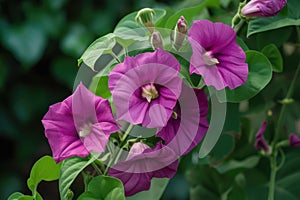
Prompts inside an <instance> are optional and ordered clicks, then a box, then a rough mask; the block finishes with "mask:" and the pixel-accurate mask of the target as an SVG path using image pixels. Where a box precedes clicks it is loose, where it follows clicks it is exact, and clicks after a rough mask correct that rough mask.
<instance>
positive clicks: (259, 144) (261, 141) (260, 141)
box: [254, 121, 271, 154]
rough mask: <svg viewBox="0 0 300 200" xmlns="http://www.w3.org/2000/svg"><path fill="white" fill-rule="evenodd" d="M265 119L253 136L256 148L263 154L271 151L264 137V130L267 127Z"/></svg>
mask: <svg viewBox="0 0 300 200" xmlns="http://www.w3.org/2000/svg"><path fill="white" fill-rule="evenodd" d="M267 124H268V123H267V121H264V122H263V123H262V125H261V127H260V129H259V130H258V132H257V133H256V136H255V139H256V140H255V145H254V146H255V148H256V149H258V150H261V152H262V153H264V154H270V153H271V149H270V147H269V145H268V144H267V142H266V139H265V137H264V132H265V130H266V127H267Z"/></svg>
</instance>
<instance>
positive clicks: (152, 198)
mask: <svg viewBox="0 0 300 200" xmlns="http://www.w3.org/2000/svg"><path fill="white" fill-rule="evenodd" d="M169 180H170V179H168V178H153V179H152V180H151V186H150V189H149V190H148V191H143V192H139V193H137V194H135V195H134V196H131V197H127V198H126V199H127V200H140V199H143V200H159V199H160V198H161V196H162V195H163V193H164V191H165V189H166V187H167V185H168V183H169Z"/></svg>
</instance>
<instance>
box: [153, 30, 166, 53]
mask: <svg viewBox="0 0 300 200" xmlns="http://www.w3.org/2000/svg"><path fill="white" fill-rule="evenodd" d="M151 44H152V47H153V49H164V44H163V39H162V37H161V34H160V33H159V32H153V33H152V35H151Z"/></svg>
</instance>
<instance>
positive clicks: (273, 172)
mask: <svg viewBox="0 0 300 200" xmlns="http://www.w3.org/2000/svg"><path fill="white" fill-rule="evenodd" d="M276 156H277V153H275V155H272V156H271V157H270V167H271V173H270V183H269V195H268V200H274V196H275V183H276V173H277V167H276Z"/></svg>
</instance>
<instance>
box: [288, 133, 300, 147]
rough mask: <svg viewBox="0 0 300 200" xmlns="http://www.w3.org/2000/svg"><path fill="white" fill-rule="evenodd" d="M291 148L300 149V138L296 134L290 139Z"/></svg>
mask: <svg viewBox="0 0 300 200" xmlns="http://www.w3.org/2000/svg"><path fill="white" fill-rule="evenodd" d="M289 143H290V146H293V147H300V137H299V136H297V135H296V134H291V135H290V137H289Z"/></svg>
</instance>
